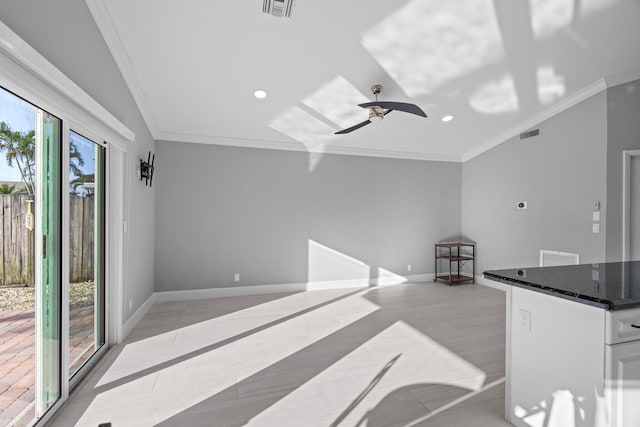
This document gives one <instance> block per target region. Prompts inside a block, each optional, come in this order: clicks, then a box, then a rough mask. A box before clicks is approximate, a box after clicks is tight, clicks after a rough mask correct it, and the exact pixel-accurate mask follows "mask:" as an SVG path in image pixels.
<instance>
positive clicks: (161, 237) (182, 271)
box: [154, 141, 461, 291]
mask: <svg viewBox="0 0 640 427" xmlns="http://www.w3.org/2000/svg"><path fill="white" fill-rule="evenodd" d="M157 147H158V155H157V158H156V159H157V165H158V176H157V180H156V181H155V182H154V185H157V192H158V201H157V217H156V239H157V240H156V242H157V244H156V275H155V276H156V281H157V288H156V289H157V290H158V291H168V290H186V289H207V288H215V287H226V286H236V285H238V286H247V285H262V284H281V283H305V282H308V281H313V282H318V281H331V280H355V279H363V278H373V279H376V278H377V277H378V276H379V275H381V274H382V275H384V274H385V273H384V271H389V272H391V273H395V274H398V275H406V274H424V273H431V272H433V264H434V261H433V244H434V243H435V242H438V241H440V240H442V239H450V238H452V237H455V238H457V237H458V235H459V233H460V168H461V165H460V164H458V163H445V162H425V161H413V160H395V159H381V158H369V157H355V156H340V155H325V156H323V157H322V158H321V159H320V161H319V162H318V163H317V164H316V165H315V167H314V168H313V170H310V169H311V168H310V160H311V159H310V155H309V154H307V153H302V152H287V151H275V150H261V149H250V148H234V147H225V146H211V145H199V144H184V143H172V142H162V141H159V142H158V144H157ZM408 264H411V265H412V271H411V273H408V272H407V265H408ZM380 269H382V270H380ZM235 273H239V274H240V281H239V282H237V283H235V282H233V275H234V274H235Z"/></svg>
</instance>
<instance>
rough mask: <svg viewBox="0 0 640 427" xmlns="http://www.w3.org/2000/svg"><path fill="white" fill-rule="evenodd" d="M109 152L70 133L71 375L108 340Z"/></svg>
mask: <svg viewBox="0 0 640 427" xmlns="http://www.w3.org/2000/svg"><path fill="white" fill-rule="evenodd" d="M105 151H106V150H105V148H104V147H103V146H101V145H99V144H96V143H95V142H93V141H91V140H90V139H88V138H86V137H84V136H82V135H80V134H78V133H76V132H74V131H70V133H69V220H68V223H69V367H68V368H69V377H70V378H71V377H73V375H75V374H76V373H77V372H78V370H79V369H80V368H81V367H82V366H83V365H84V363H85V362H86V361H87V360H89V358H91V356H92V355H93V354H94V353H95V352H96V351H98V350H99V349H100V348H101V347H102V346H103V345H104V343H105V286H104V276H105V259H104V253H105V252H104V247H105V157H106V156H105Z"/></svg>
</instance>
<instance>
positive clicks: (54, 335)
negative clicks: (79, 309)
mask: <svg viewBox="0 0 640 427" xmlns="http://www.w3.org/2000/svg"><path fill="white" fill-rule="evenodd" d="M36 116H37V119H36V144H35V154H36V155H35V157H36V198H35V204H36V227H35V229H36V241H35V246H36V250H35V257H36V360H35V364H36V393H35V397H36V399H35V407H36V417H40V416H42V415H43V414H44V413H45V412H46V411H47V409H49V408H50V407H51V406H52V405H53V403H54V402H55V401H56V400H58V399H59V398H60V390H61V388H60V386H61V377H60V375H61V371H60V345H61V343H60V312H61V273H60V265H61V263H60V258H61V249H62V247H61V244H60V242H61V240H60V237H61V236H60V235H61V221H60V216H61V214H60V213H61V204H60V200H61V192H60V187H61V186H60V183H61V181H62V175H61V150H60V145H61V139H60V136H61V133H60V128H61V121H60V119H58V118H56V117H54V116H52V115H50V114H48V113H46V112H44V111H42V110H38V111H37V114H36Z"/></svg>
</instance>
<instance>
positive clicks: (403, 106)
mask: <svg viewBox="0 0 640 427" xmlns="http://www.w3.org/2000/svg"><path fill="white" fill-rule="evenodd" d="M358 105H359V106H360V107H362V108H369V107H381V108H384V109H385V110H398V111H404V112H405V113H411V114H415V115H416V116H421V117H427V115H426V114H425V113H424V111H422V109H421V108H420V107H418V106H417V105H416V104H408V103H406V102H391V101H376V102H366V103H364V104H358Z"/></svg>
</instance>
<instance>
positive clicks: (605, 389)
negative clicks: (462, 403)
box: [484, 261, 640, 427]
mask: <svg viewBox="0 0 640 427" xmlns="http://www.w3.org/2000/svg"><path fill="white" fill-rule="evenodd" d="M484 277H485V278H487V279H491V280H495V281H498V282H501V283H504V284H506V285H510V286H507V287H506V295H507V324H506V328H507V331H506V332H507V333H506V337H507V342H506V367H505V368H506V369H505V371H506V381H505V417H506V418H507V420H508V421H509V422H511V423H512V424H514V425H516V426H536V427H537V426H540V427H542V426H545V427H553V426H563V427H565V426H576V427H578V426H580V427H581V426H597V427H605V426H606V427H614V426H615V427H623V426H624V427H626V426H640V261H631V262H618V263H601V264H582V265H571V266H556V267H535V268H519V269H504V270H491V271H486V272H484Z"/></svg>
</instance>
